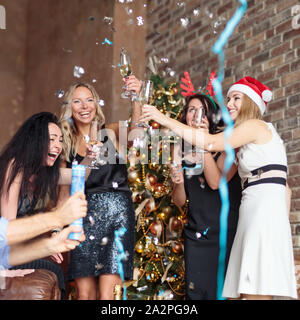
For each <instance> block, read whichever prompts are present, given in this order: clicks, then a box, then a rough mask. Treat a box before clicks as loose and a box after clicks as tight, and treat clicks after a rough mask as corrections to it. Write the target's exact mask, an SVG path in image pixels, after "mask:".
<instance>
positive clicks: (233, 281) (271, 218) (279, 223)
mask: <svg viewBox="0 0 300 320" xmlns="http://www.w3.org/2000/svg"><path fill="white" fill-rule="evenodd" d="M227 97H228V101H227V109H228V111H229V113H230V115H231V118H232V119H233V120H234V121H235V129H234V130H233V132H232V134H231V136H230V137H229V143H230V145H231V146H232V148H234V149H235V148H239V152H238V153H237V158H238V172H239V175H240V177H241V179H242V187H243V191H242V200H241V206H240V210H239V222H238V226H237V231H236V235H235V239H234V242H233V246H232V249H231V254H230V259H229V264H228V269H227V273H226V278H225V284H224V290H223V296H224V297H227V298H232V299H239V298H243V299H255V300H257V299H261V300H262V299H268V300H269V299H273V297H274V296H279V297H282V296H284V297H290V298H297V290H296V279H295V270H294V257H293V246H292V237H291V229H290V223H289V218H288V209H289V201H288V200H287V193H288V190H289V189H288V187H287V183H286V179H287V158H286V152H285V148H284V144H283V142H282V140H281V139H280V137H279V135H278V133H277V132H276V130H275V128H274V127H273V125H272V124H271V123H266V122H264V121H262V120H261V119H262V115H263V113H264V112H265V110H266V107H267V102H268V101H270V100H271V97H272V93H271V91H270V89H269V88H268V87H267V86H265V85H263V84H262V83H260V82H259V81H257V80H256V79H254V78H251V77H245V78H242V79H241V80H239V81H237V82H236V83H234V84H233V85H232V86H231V87H230V89H229V90H228V93H227ZM150 119H153V120H155V121H156V122H159V123H160V124H162V125H163V126H166V127H168V128H170V129H171V130H173V131H174V132H175V133H177V134H178V135H180V136H181V137H183V138H184V139H185V140H186V141H188V142H189V143H192V144H195V145H197V146H198V147H201V148H204V149H205V150H208V151H222V150H224V133H219V134H214V135H212V134H209V133H207V132H205V131H203V130H202V129H193V128H190V127H188V126H186V125H184V124H182V123H179V122H178V121H175V120H173V119H170V118H168V117H166V116H165V115H163V114H161V113H160V112H159V111H158V110H157V109H156V108H155V107H153V106H144V107H143V116H142V117H141V119H140V120H141V121H148V120H150Z"/></svg>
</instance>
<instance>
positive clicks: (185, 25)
mask: <svg viewBox="0 0 300 320" xmlns="http://www.w3.org/2000/svg"><path fill="white" fill-rule="evenodd" d="M180 23H181V25H182V26H183V27H184V28H186V27H187V26H188V25H189V23H190V19H189V18H187V17H185V18H180Z"/></svg>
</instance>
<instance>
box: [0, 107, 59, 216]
mask: <svg viewBox="0 0 300 320" xmlns="http://www.w3.org/2000/svg"><path fill="white" fill-rule="evenodd" d="M49 123H54V124H56V125H58V119H57V117H56V116H55V115H54V114H52V113H50V112H40V113H37V114H34V115H33V116H31V117H30V118H29V119H28V120H26V121H25V122H24V123H23V125H22V126H21V127H20V128H19V130H18V131H17V132H16V134H15V135H14V136H13V137H12V139H11V140H10V142H9V143H8V144H7V145H6V146H5V147H4V149H3V150H2V152H1V155H0V195H1V196H2V195H3V194H6V196H8V191H9V189H10V187H11V184H12V183H13V181H14V179H15V178H16V176H17V175H18V174H20V173H21V174H22V181H21V190H20V194H19V201H22V200H24V199H25V197H26V196H28V195H30V196H31V198H34V199H35V201H31V204H30V205H29V207H27V208H28V210H27V211H28V212H27V213H26V214H32V213H34V207H35V205H36V203H37V202H39V206H40V208H39V211H45V210H46V207H47V201H49V200H51V201H52V204H53V205H56V204H57V199H58V192H57V186H58V179H59V158H58V159H57V160H56V161H55V163H54V165H53V166H52V167H49V166H47V165H45V162H46V159H47V155H48V149H49V142H50V140H49V129H48V126H49ZM8 169H9V175H8V177H7V181H6V173H7V170H8ZM31 177H35V178H34V181H33V182H31V181H30V178H31ZM6 182H7V183H6ZM5 185H6V187H4V186H5Z"/></svg>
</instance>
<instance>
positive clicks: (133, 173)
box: [128, 170, 139, 183]
mask: <svg viewBox="0 0 300 320" xmlns="http://www.w3.org/2000/svg"><path fill="white" fill-rule="evenodd" d="M138 177H139V173H138V171H137V170H131V171H129V173H128V181H129V182H130V183H132V182H135V181H136V180H137V179H138Z"/></svg>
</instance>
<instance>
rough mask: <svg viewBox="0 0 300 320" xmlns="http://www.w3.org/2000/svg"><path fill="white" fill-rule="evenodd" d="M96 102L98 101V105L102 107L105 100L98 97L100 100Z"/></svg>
mask: <svg viewBox="0 0 300 320" xmlns="http://www.w3.org/2000/svg"><path fill="white" fill-rule="evenodd" d="M98 103H99V106H100V107H104V105H105V101H104V100H103V99H100V100H99V101H98Z"/></svg>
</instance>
